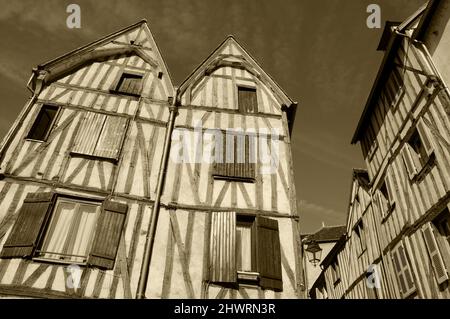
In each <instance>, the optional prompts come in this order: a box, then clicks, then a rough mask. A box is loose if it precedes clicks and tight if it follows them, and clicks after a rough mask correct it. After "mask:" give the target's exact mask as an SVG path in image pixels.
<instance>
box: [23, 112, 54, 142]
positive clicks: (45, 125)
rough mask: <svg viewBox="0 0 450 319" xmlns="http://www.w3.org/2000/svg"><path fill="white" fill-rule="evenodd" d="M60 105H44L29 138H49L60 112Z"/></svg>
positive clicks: (42, 139)
mask: <svg viewBox="0 0 450 319" xmlns="http://www.w3.org/2000/svg"><path fill="white" fill-rule="evenodd" d="M58 110H59V107H57V106H52V105H43V106H42V108H41V110H40V111H39V114H38V116H37V117H36V120H35V121H34V124H33V126H32V127H31V130H30V131H29V132H28V135H27V138H28V139H31V140H36V141H45V140H47V137H48V135H49V134H50V131H51V129H52V127H53V124H54V122H55V119H56V114H58Z"/></svg>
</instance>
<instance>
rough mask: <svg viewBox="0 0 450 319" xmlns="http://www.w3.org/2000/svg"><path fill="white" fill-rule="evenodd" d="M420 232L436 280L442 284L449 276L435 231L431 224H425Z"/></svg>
mask: <svg viewBox="0 0 450 319" xmlns="http://www.w3.org/2000/svg"><path fill="white" fill-rule="evenodd" d="M422 233H423V238H424V240H425V244H426V245H427V248H428V253H429V255H430V259H431V264H432V265H433V269H434V274H435V276H436V280H437V282H438V283H439V284H442V283H443V282H445V281H447V280H448V279H449V276H448V272H447V269H446V267H445V264H444V259H443V258H442V255H441V252H440V251H439V246H438V243H437V240H436V232H435V230H434V226H433V224H432V223H428V224H426V225H425V226H424V228H423V229H422Z"/></svg>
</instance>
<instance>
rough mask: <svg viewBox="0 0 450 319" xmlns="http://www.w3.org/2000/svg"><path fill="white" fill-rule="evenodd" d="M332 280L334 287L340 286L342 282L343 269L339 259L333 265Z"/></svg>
mask: <svg viewBox="0 0 450 319" xmlns="http://www.w3.org/2000/svg"><path fill="white" fill-rule="evenodd" d="M331 279H332V281H333V284H334V285H336V284H338V283H339V281H340V280H341V268H340V267H339V261H338V259H337V257H336V259H335V260H334V261H333V263H332V264H331Z"/></svg>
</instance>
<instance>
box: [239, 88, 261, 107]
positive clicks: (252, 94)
mask: <svg viewBox="0 0 450 319" xmlns="http://www.w3.org/2000/svg"><path fill="white" fill-rule="evenodd" d="M238 105H239V111H240V112H242V113H257V112H258V99H257V96H256V89H255V88H249V87H244V86H238Z"/></svg>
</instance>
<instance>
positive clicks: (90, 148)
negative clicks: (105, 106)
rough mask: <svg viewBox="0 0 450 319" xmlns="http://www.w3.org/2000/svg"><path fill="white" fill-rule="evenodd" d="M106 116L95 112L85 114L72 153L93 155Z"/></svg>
mask: <svg viewBox="0 0 450 319" xmlns="http://www.w3.org/2000/svg"><path fill="white" fill-rule="evenodd" d="M105 120H106V115H104V114H99V113H95V112H86V114H85V116H84V118H83V123H81V126H80V128H79V130H78V133H77V137H76V139H75V143H74V146H73V148H72V152H73V153H77V154H85V155H94V152H95V146H96V144H97V141H98V138H99V136H100V133H101V131H102V128H103V124H104V123H105Z"/></svg>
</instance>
